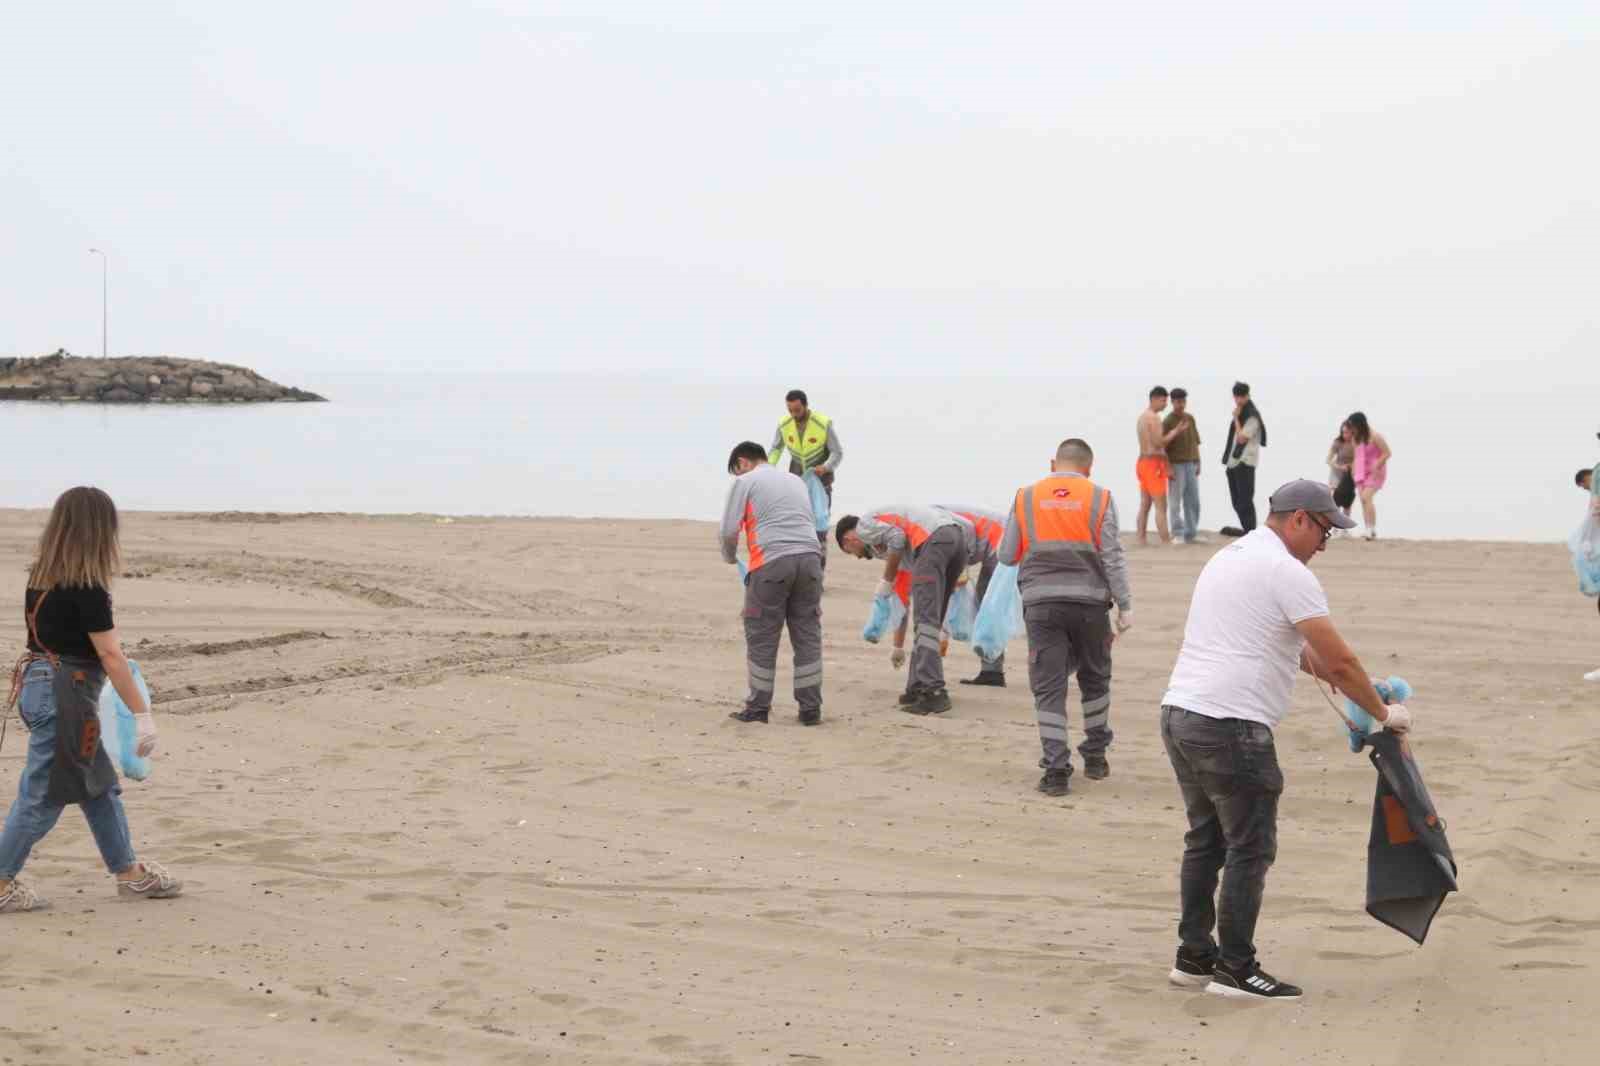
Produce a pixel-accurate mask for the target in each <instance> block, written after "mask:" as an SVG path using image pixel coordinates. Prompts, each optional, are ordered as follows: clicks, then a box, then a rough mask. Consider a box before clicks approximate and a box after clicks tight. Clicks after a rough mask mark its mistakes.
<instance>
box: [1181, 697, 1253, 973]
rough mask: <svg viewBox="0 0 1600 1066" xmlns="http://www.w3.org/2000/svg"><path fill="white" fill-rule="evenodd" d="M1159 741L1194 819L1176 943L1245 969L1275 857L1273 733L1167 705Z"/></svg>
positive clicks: (1187, 838) (1185, 859) (1187, 846)
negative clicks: (1219, 887)
mask: <svg viewBox="0 0 1600 1066" xmlns="http://www.w3.org/2000/svg"><path fill="white" fill-rule="evenodd" d="M1161 740H1162V742H1163V743H1164V744H1166V746H1167V758H1169V759H1171V760H1172V769H1173V772H1174V773H1176V774H1177V776H1178V789H1179V791H1181V792H1182V793H1183V805H1184V809H1185V811H1186V812H1187V813H1188V816H1189V832H1188V833H1186V834H1184V838H1183V845H1184V847H1183V867H1182V873H1181V875H1180V879H1179V886H1180V887H1179V897H1180V899H1181V901H1182V904H1183V916H1182V917H1181V918H1180V919H1179V922H1178V937H1179V939H1180V940H1181V941H1182V943H1183V946H1184V947H1186V948H1188V949H1189V950H1190V951H1191V952H1195V953H1198V954H1202V955H1209V954H1212V953H1217V954H1219V955H1220V956H1221V959H1222V961H1223V962H1224V963H1226V964H1227V965H1228V966H1230V967H1234V968H1242V967H1245V966H1248V965H1249V964H1250V963H1251V962H1252V961H1254V959H1255V957H1256V946H1255V944H1254V942H1253V938H1254V937H1255V932H1256V918H1257V917H1259V916H1260V914H1261V894H1262V891H1263V889H1265V887H1266V883H1267V869H1268V867H1270V866H1271V865H1272V860H1273V859H1275V858H1276V857H1277V855H1278V797H1279V796H1280V795H1282V793H1283V772H1282V771H1281V770H1279V769H1278V752H1277V749H1276V748H1275V747H1273V744H1272V730H1271V729H1269V728H1267V727H1266V726H1264V725H1262V724H1261V723H1259V722H1248V721H1245V720H1244V719H1242V718H1208V717H1206V716H1205V715H1202V714H1195V713H1194V712H1193V711H1186V710H1184V709H1183V708H1181V707H1162V708H1161ZM1219 871H1220V872H1221V874H1222V894H1221V896H1220V897H1217V874H1218V872H1219ZM1213 929H1215V930H1216V939H1215V940H1213V939H1212V930H1213ZM1219 942H1220V944H1221V948H1220V951H1219V950H1218V943H1219Z"/></svg>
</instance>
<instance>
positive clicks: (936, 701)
mask: <svg viewBox="0 0 1600 1066" xmlns="http://www.w3.org/2000/svg"><path fill="white" fill-rule="evenodd" d="M914 706H915V708H916V713H918V714H943V713H944V712H945V711H948V710H949V709H950V708H951V707H953V706H955V705H954V704H953V703H951V702H950V691H949V690H948V689H943V688H936V689H931V690H929V691H927V692H924V693H923V694H922V698H921V699H920V700H918V701H917V702H916V704H915V705H914Z"/></svg>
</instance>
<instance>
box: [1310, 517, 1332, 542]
mask: <svg viewBox="0 0 1600 1066" xmlns="http://www.w3.org/2000/svg"><path fill="white" fill-rule="evenodd" d="M1306 517H1307V518H1308V519H1310V520H1311V524H1312V525H1314V526H1316V527H1317V528H1318V529H1320V530H1322V543H1324V544H1326V543H1328V541H1329V539H1330V538H1332V536H1333V523H1332V522H1329V523H1328V524H1327V525H1323V524H1322V523H1321V522H1318V521H1317V520H1316V519H1315V518H1313V517H1312V515H1311V512H1310V511H1307V512H1306Z"/></svg>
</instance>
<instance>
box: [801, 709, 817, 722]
mask: <svg viewBox="0 0 1600 1066" xmlns="http://www.w3.org/2000/svg"><path fill="white" fill-rule="evenodd" d="M800 724H801V725H821V724H822V708H821V707H813V708H811V709H810V710H809V711H801V712H800Z"/></svg>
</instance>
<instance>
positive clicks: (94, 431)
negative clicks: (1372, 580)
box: [0, 370, 1600, 541]
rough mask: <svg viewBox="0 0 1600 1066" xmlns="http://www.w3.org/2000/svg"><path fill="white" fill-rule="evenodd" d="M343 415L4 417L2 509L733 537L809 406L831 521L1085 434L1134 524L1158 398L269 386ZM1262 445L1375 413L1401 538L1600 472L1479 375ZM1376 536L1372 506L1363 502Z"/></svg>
mask: <svg viewBox="0 0 1600 1066" xmlns="http://www.w3.org/2000/svg"><path fill="white" fill-rule="evenodd" d="M273 376H274V377H276V378H278V379H279V380H282V381H283V382H284V383H285V384H293V385H299V386H301V387H305V388H309V389H312V390H313V391H316V392H318V393H321V394H323V395H325V396H327V397H328V399H329V402H328V403H317V404H269V405H227V406H203V405H188V404H184V405H150V406H131V407H110V406H102V405H86V404H49V403H6V404H0V441H3V443H4V453H3V456H4V458H3V460H0V506H4V507H24V508H32V507H48V506H49V505H50V503H51V501H52V500H53V499H54V498H55V496H56V495H57V494H58V493H59V492H61V491H62V490H63V489H66V488H69V487H71V486H73V485H80V484H90V485H98V486H100V487H101V488H104V489H106V490H107V491H108V492H110V493H111V494H112V496H113V497H114V498H115V499H116V501H117V503H118V505H119V507H121V508H123V509H125V510H126V509H131V510H150V511H288V512H302V511H320V512H329V511H335V512H337V511H343V512H367V513H429V514H440V515H542V516H574V517H603V518H624V519H626V518H636V519H643V518H648V519H660V518H672V519H698V520H715V519H716V518H717V517H718V516H719V515H720V513H721V509H722V504H723V500H724V497H725V494H726V491H727V485H728V475H727V473H726V467H727V456H728V452H729V451H730V450H731V449H732V447H733V446H734V445H735V444H737V443H739V442H740V441H742V440H755V441H759V442H761V443H762V444H767V443H770V441H771V439H772V436H773V433H774V430H775V428H776V426H777V424H778V422H779V420H780V419H781V418H782V417H783V415H784V403H783V397H784V393H785V392H786V391H787V390H788V389H789V388H791V387H802V388H805V389H806V390H807V392H808V393H809V395H810V398H811V403H812V405H813V406H814V407H815V408H816V409H817V410H819V411H822V412H824V413H826V414H828V415H830V416H832V417H833V418H834V420H835V424H836V426H837V429H838V433H839V435H840V438H841V440H842V443H843V445H844V452H845V454H844V458H843V462H842V463H841V466H840V470H839V476H838V481H837V484H836V494H835V500H834V515H835V517H837V516H838V515H841V514H845V513H848V512H853V511H859V510H862V509H866V508H871V507H877V506H882V505H886V504H903V503H940V502H942V503H960V504H976V505H988V506H991V507H994V508H996V509H1003V508H1004V507H1005V506H1006V505H1007V503H1008V502H1009V501H1010V499H1011V497H1012V494H1013V493H1014V492H1015V490H1016V488H1017V487H1018V486H1020V485H1022V484H1025V483H1028V482H1031V481H1033V480H1035V479H1036V478H1038V477H1041V476H1043V474H1044V473H1045V472H1047V471H1048V469H1049V461H1050V459H1051V457H1052V455H1053V454H1054V451H1055V447H1056V445H1057V443H1058V442H1060V441H1061V440H1062V439H1063V438H1066V437H1082V438H1084V439H1085V440H1087V441H1088V442H1089V443H1090V444H1091V446H1092V447H1093V448H1094V451H1095V456H1096V459H1095V466H1094V472H1093V474H1094V478H1095V480H1096V481H1098V482H1100V483H1102V484H1104V485H1105V486H1107V487H1108V488H1110V489H1111V490H1112V492H1113V493H1114V494H1115V496H1116V499H1117V501H1118V509H1119V511H1120V515H1121V520H1122V525H1123V527H1124V528H1125V529H1127V528H1132V526H1133V524H1134V521H1135V516H1136V513H1137V507H1138V483H1137V481H1136V479H1135V476H1134V464H1135V460H1136V458H1137V452H1138V446H1137V438H1136V436H1135V431H1134V423H1135V420H1136V419H1137V417H1138V415H1139V413H1140V411H1141V410H1142V409H1143V408H1144V406H1145V403H1146V395H1147V393H1148V392H1149V389H1150V387H1151V386H1152V385H1153V384H1156V383H1157V382H1153V381H1149V380H1145V379H1138V380H1135V379H1133V378H1129V377H1119V376H1116V375H1112V374H1097V375H1093V376H1069V375H1061V376H1054V377H1013V376H1009V375H1006V374H1004V373H1002V372H996V373H993V374H991V375H987V376H979V375H971V376H965V377H943V378H939V377H928V378H924V377H918V376H916V375H915V374H909V373H908V374H906V375H902V376H898V377H890V376H850V377H843V376H834V377H816V378H811V377H807V376H806V375H795V376H794V377H791V378H788V379H784V380H779V379H775V378H772V377H769V376H766V375H759V376H752V377H751V378H738V377H733V376H711V375H699V374H673V373H653V374H641V375H625V374H589V373H583V372H579V371H574V372H570V373H553V374H506V373H494V374H489V373H484V374H474V373H466V372H459V371H445V370H440V371H438V372H429V373H418V372H397V373H389V374H381V373H371V372H363V373H340V372H322V373H312V374H307V375H304V376H301V377H296V376H295V375H292V374H275V375H273ZM1160 384H1163V385H1166V386H1168V387H1172V386H1175V385H1182V386H1183V387H1185V388H1187V389H1188V391H1189V396H1190V399H1189V410H1190V412H1191V413H1192V414H1194V416H1195V418H1196V420H1197V422H1198V425H1199V429H1200V434H1201V438H1202V444H1201V452H1202V455H1203V457H1204V462H1203V464H1202V471H1201V479H1200V482H1201V497H1202V504H1201V525H1202V528H1204V529H1208V530H1215V529H1216V528H1218V527H1219V526H1221V525H1224V524H1231V523H1233V522H1234V521H1235V519H1234V515H1233V512H1232V510H1231V508H1230V506H1229V500H1228V490H1227V483H1226V480H1225V476H1224V472H1223V467H1222V464H1221V456H1222V450H1223V447H1224V445H1223V440H1224V436H1225V432H1226V429H1227V426H1228V420H1229V418H1230V416H1231V411H1232V399H1231V396H1230V386H1231V384H1232V379H1231V378H1224V377H1213V378H1198V377H1197V378H1186V379H1182V380H1171V381H1164V382H1160ZM1251 387H1252V393H1253V396H1254V398H1255V400H1256V402H1257V405H1258V406H1259V408H1260V410H1261V412H1262V416H1263V418H1264V419H1265V421H1266V424H1267V430H1268V445H1267V447H1266V449H1264V451H1263V452H1262V459H1261V465H1260V468H1259V473H1258V476H1257V481H1258V491H1257V505H1258V507H1260V508H1261V509H1262V511H1263V513H1264V512H1265V504H1266V499H1267V496H1268V495H1269V494H1270V493H1271V491H1272V489H1273V488H1274V487H1275V486H1277V485H1278V484H1280V483H1282V482H1285V481H1288V480H1290V479H1293V478H1297V477H1308V478H1315V479H1318V480H1324V479H1326V477H1327V473H1328V470H1327V466H1326V463H1325V458H1326V455H1327V451H1328V446H1329V444H1330V443H1331V441H1332V439H1333V437H1334V434H1335V431H1336V430H1337V428H1338V425H1339V422H1340V421H1341V420H1342V419H1343V418H1344V417H1345V416H1346V415H1348V414H1349V413H1350V412H1352V411H1356V410H1361V411H1364V412H1366V414H1367V417H1368V418H1369V420H1370V421H1371V424H1372V425H1373V427H1374V428H1376V429H1378V430H1379V431H1381V432H1382V433H1383V434H1384V435H1385V437H1387V439H1388V440H1389V443H1390V446H1391V447H1392V448H1393V451H1394V458H1393V459H1392V460H1391V462H1390V472H1389V479H1388V485H1387V487H1386V488H1385V489H1384V490H1383V491H1382V492H1381V493H1380V494H1379V496H1378V507H1379V524H1378V527H1379V531H1380V533H1381V535H1383V536H1385V537H1399V538H1425V539H1439V540H1448V539H1470V540H1519V541H1564V540H1565V539H1566V537H1567V535H1568V533H1570V532H1571V530H1572V529H1573V528H1574V527H1576V526H1577V525H1578V523H1579V522H1580V521H1581V520H1582V516H1583V513H1584V509H1585V507H1586V500H1585V498H1584V497H1583V495H1582V494H1581V493H1580V491H1579V490H1578V489H1577V488H1576V487H1575V486H1574V484H1573V473H1574V472H1575V471H1576V470H1577V468H1578V467H1580V466H1592V465H1594V463H1595V462H1596V459H1597V458H1600V440H1597V439H1596V431H1597V430H1600V414H1597V413H1596V405H1595V402H1594V396H1595V392H1596V389H1595V388H1594V387H1592V386H1591V387H1587V388H1578V387H1573V388H1561V389H1558V388H1556V387H1553V386H1551V385H1550V384H1548V383H1545V384H1539V385H1534V384H1527V383H1525V382H1513V383H1511V384H1510V385H1505V384H1502V383H1499V382H1494V383H1490V382H1486V381H1483V380H1480V379H1461V378H1442V377H1434V378H1417V379H1399V378H1385V379H1380V380H1368V381H1361V380H1354V379H1344V378H1307V377H1290V376H1284V377H1280V378H1272V379H1269V378H1262V379H1257V380H1253V381H1251ZM1357 516H1358V517H1359V504H1358V506H1357Z"/></svg>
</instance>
